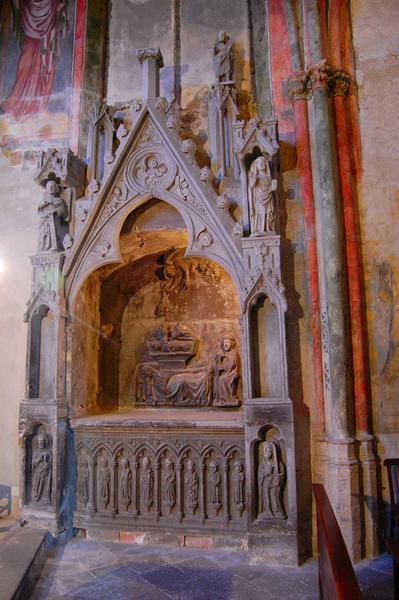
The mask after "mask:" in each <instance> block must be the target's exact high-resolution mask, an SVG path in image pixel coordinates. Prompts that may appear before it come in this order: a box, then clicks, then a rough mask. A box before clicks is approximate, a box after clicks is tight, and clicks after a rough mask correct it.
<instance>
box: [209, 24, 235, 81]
mask: <svg viewBox="0 0 399 600" xmlns="http://www.w3.org/2000/svg"><path fill="white" fill-rule="evenodd" d="M213 67H214V69H215V76H216V81H217V82H219V83H233V72H234V53H233V43H232V41H231V39H230V37H229V36H228V35H227V33H226V32H225V31H220V32H219V33H218V36H217V38H216V42H215V45H214V48H213Z"/></svg>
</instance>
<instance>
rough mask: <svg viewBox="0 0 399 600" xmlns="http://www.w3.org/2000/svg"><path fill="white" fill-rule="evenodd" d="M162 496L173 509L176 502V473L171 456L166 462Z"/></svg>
mask: <svg viewBox="0 0 399 600" xmlns="http://www.w3.org/2000/svg"><path fill="white" fill-rule="evenodd" d="M162 498H163V500H164V502H165V504H166V505H167V506H168V508H169V510H171V509H172V508H173V507H174V505H175V503H176V475H175V470H174V467H173V462H172V461H171V460H169V458H166V459H165V462H164V473H163V476H162Z"/></svg>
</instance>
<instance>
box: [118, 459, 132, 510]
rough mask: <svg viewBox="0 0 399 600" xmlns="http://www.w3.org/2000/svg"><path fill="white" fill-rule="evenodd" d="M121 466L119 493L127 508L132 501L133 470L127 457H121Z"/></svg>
mask: <svg viewBox="0 0 399 600" xmlns="http://www.w3.org/2000/svg"><path fill="white" fill-rule="evenodd" d="M119 466H120V470H119V493H120V498H121V502H122V504H123V506H124V508H125V510H127V509H128V508H129V504H130V503H131V501H132V472H131V470H130V469H129V461H128V460H127V458H121V461H120V463H119Z"/></svg>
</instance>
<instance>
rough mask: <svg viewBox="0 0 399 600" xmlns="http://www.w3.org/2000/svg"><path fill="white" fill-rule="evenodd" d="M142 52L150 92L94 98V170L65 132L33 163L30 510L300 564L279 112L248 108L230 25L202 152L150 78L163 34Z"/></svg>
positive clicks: (217, 48)
mask: <svg viewBox="0 0 399 600" xmlns="http://www.w3.org/2000/svg"><path fill="white" fill-rule="evenodd" d="M137 59H138V60H139V61H140V63H141V69H142V80H143V95H142V98H140V99H136V100H133V101H131V102H130V103H128V104H123V105H119V106H108V105H106V104H102V103H96V104H95V105H94V107H93V111H92V115H91V123H90V131H89V140H90V141H89V147H90V160H89V165H88V167H87V172H86V171H85V167H84V165H83V163H82V162H81V161H80V160H79V159H78V158H76V157H75V156H74V155H73V154H72V153H71V152H70V151H68V150H65V151H54V152H52V153H50V154H49V155H48V156H47V157H46V159H45V161H44V163H43V165H42V168H41V170H40V173H39V174H38V176H37V182H38V183H39V184H40V185H41V186H43V200H42V201H41V203H40V206H39V209H38V212H39V218H40V227H39V240H38V249H37V253H36V254H35V255H34V256H33V257H32V295H31V298H30V300H29V304H28V310H27V313H26V320H27V322H28V323H29V342H28V365H27V386H26V398H25V400H24V401H23V402H22V404H21V409H20V434H21V440H22V445H23V452H24V461H23V466H22V489H23V512H24V515H25V516H28V517H29V518H30V519H33V520H40V521H41V522H44V523H46V524H48V525H49V527H50V528H51V529H53V530H56V529H58V528H59V527H60V524H61V522H62V523H63V525H64V526H65V527H69V526H71V525H72V524H73V525H74V526H75V527H81V528H84V529H86V530H92V531H94V532H95V531H96V530H97V531H98V530H100V529H112V530H115V531H125V532H127V531H131V532H135V531H137V532H145V533H151V532H155V531H156V532H158V533H159V532H165V534H168V535H173V534H174V535H185V534H187V533H190V534H191V535H201V536H207V537H210V538H215V539H217V538H218V537H222V536H226V535H228V537H229V538H231V539H232V540H235V543H237V544H239V545H248V547H249V549H250V550H254V549H255V550H256V554H257V555H258V556H259V557H264V558H266V559H267V558H269V559H273V560H276V559H279V560H281V561H284V562H291V563H295V562H297V560H298V556H299V552H300V550H299V542H298V525H297V499H296V480H295V478H296V474H295V473H296V467H295V453H294V428H293V409H292V403H291V400H290V397H289V390H288V381H287V358H286V355H287V351H286V342H285V339H286V335H285V311H286V300H285V296H284V286H283V283H282V281H281V272H280V235H279V189H278V184H277V179H276V157H277V155H278V151H279V145H278V140H277V134H276V131H277V123H276V120H275V119H274V118H272V117H270V119H267V120H266V121H262V120H259V119H252V120H249V121H245V120H243V119H240V114H239V109H238V106H237V102H236V97H237V89H236V84H235V80H234V63H235V60H234V59H235V57H234V52H233V45H232V40H231V39H230V37H229V35H228V33H226V32H221V33H220V34H219V35H218V36H217V39H216V41H215V45H214V50H213V67H214V81H213V83H212V84H211V85H210V88H209V104H208V113H209V114H208V117H209V133H210V147H211V156H210V158H209V162H208V164H205V165H202V166H201V165H199V164H198V163H197V160H196V146H195V143H194V142H193V140H192V139H188V138H186V139H183V138H182V137H180V135H179V111H178V110H177V109H176V107H175V105H174V103H173V102H172V103H170V102H168V101H167V100H166V99H165V98H162V97H160V96H159V70H160V69H162V67H163V58H162V54H161V52H160V50H159V49H158V48H144V49H140V50H138V51H137ZM88 324H89V327H88Z"/></svg>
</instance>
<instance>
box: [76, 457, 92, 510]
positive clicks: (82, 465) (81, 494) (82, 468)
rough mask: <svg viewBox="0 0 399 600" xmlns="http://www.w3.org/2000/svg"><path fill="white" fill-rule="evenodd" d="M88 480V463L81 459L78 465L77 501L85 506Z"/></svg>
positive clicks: (87, 498)
mask: <svg viewBox="0 0 399 600" xmlns="http://www.w3.org/2000/svg"><path fill="white" fill-rule="evenodd" d="M89 480H90V473H89V463H88V462H87V460H86V459H85V458H81V459H80V461H79V464H78V482H77V494H78V500H79V501H80V502H81V503H82V504H83V505H85V506H86V504H87V502H88V500H89Z"/></svg>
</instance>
